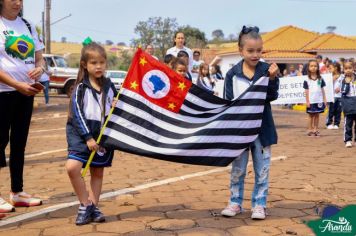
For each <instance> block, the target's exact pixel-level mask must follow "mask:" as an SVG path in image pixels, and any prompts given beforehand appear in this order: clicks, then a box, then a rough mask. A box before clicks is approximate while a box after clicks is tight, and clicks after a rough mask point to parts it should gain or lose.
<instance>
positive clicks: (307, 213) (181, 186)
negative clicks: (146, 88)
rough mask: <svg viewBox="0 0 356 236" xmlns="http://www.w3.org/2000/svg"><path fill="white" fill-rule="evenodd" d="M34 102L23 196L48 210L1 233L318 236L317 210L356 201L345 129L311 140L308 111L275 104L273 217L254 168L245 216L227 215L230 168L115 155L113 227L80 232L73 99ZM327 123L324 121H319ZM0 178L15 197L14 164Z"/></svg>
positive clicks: (18, 215) (11, 217)
mask: <svg viewBox="0 0 356 236" xmlns="http://www.w3.org/2000/svg"><path fill="white" fill-rule="evenodd" d="M36 101H37V102H38V107H37V108H36V109H35V112H34V115H33V121H32V123H31V128H30V136H29V141H28V145H27V149H26V155H27V156H26V163H25V174H24V176H25V177H24V179H25V191H27V192H29V193H36V196H39V197H41V198H42V199H43V200H44V204H43V205H42V206H40V207H33V208H17V209H16V212H14V213H10V214H8V216H7V217H6V218H4V219H3V220H0V235H4V236H5V235H6V236H12V235H16V236H21V235H26V236H29V235H41V236H50V235H108V236H109V235H118V234H119V235H130V236H131V235H148V236H149V235H255V236H258V235H313V233H312V232H311V230H309V229H308V227H307V226H305V225H304V224H303V221H304V220H310V219H315V218H317V215H316V213H315V208H316V207H317V206H322V205H324V204H328V203H331V204H336V205H340V206H344V205H347V204H352V203H353V204H355V203H356V172H355V169H356V147H354V148H351V149H346V148H345V147H344V143H343V137H342V129H340V130H326V129H324V128H322V129H321V137H319V138H317V137H307V136H306V128H305V127H306V122H307V120H306V119H307V115H306V114H305V113H304V112H297V111H291V110H285V109H279V108H276V109H274V117H275V122H276V125H277V130H278V134H279V144H278V145H276V146H274V147H273V149H272V153H273V157H272V158H273V162H272V166H271V172H270V194H269V197H268V211H269V214H270V216H268V218H267V219H266V220H264V221H253V220H251V219H250V211H249V210H250V206H251V205H250V196H251V190H252V188H253V182H254V181H253V178H254V175H253V171H252V168H251V166H249V171H248V177H247V183H246V185H245V186H246V187H245V189H246V191H245V199H246V201H245V202H244V206H243V207H244V208H245V209H246V212H244V213H243V214H241V215H238V216H236V217H232V218H225V217H221V216H220V215H219V213H220V211H221V209H223V208H224V207H225V206H226V203H227V201H228V198H229V190H228V186H229V175H230V171H229V169H228V168H216V167H205V166H193V165H182V164H176V163H170V162H164V161H159V160H154V159H149V158H142V157H138V156H135V155H131V154H126V153H123V152H119V151H117V152H116V154H115V158H114V161H113V167H111V168H108V169H106V170H105V177H104V184H103V193H104V194H105V195H104V199H103V200H102V201H101V203H100V208H101V209H102V211H103V212H104V214H105V215H106V216H107V221H106V223H102V224H94V223H93V224H89V225H85V226H81V227H78V226H75V224H74V220H75V217H76V212H77V207H78V206H77V204H76V203H75V201H76V197H75V195H74V193H73V190H72V187H71V185H70V183H69V179H68V177H67V174H66V171H65V169H64V163H65V160H66V151H65V150H66V140H65V123H66V114H67V103H68V98H65V97H61V96H56V97H53V98H51V103H52V104H54V105H53V106H48V107H46V106H44V105H43V97H38V98H36ZM324 120H325V117H324V116H322V117H321V124H323V123H324V122H323V121H324ZM0 175H1V185H0V193H1V196H2V197H3V198H5V199H8V194H9V183H10V180H9V171H8V168H4V169H2V170H1V173H0ZM87 179H88V177H87ZM49 207H52V208H51V209H50V208H49ZM41 210H42V214H40V213H41Z"/></svg>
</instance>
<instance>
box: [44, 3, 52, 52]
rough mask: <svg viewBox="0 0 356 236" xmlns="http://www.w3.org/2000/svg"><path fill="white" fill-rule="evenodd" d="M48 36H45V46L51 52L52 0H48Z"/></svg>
mask: <svg viewBox="0 0 356 236" xmlns="http://www.w3.org/2000/svg"><path fill="white" fill-rule="evenodd" d="M45 16H46V24H45V26H46V30H45V34H46V38H45V46H46V53H51V0H46V13H45Z"/></svg>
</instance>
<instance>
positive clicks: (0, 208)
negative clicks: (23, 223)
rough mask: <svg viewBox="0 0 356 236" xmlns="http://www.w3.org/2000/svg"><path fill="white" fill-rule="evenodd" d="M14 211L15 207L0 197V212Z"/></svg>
mask: <svg viewBox="0 0 356 236" xmlns="http://www.w3.org/2000/svg"><path fill="white" fill-rule="evenodd" d="M12 211H15V208H14V207H13V206H12V205H11V204H9V203H8V202H6V201H5V200H4V199H2V198H1V197H0V213H7V212H12Z"/></svg>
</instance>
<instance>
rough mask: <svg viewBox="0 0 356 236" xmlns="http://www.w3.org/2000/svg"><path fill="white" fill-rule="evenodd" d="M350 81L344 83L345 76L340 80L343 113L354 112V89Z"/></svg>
mask: <svg viewBox="0 0 356 236" xmlns="http://www.w3.org/2000/svg"><path fill="white" fill-rule="evenodd" d="M351 83H352V82H351ZM351 83H346V82H345V78H344V79H343V80H342V85H341V94H342V97H341V104H342V110H343V112H344V114H345V115H351V114H356V91H355V87H354V86H353V85H352V84H351Z"/></svg>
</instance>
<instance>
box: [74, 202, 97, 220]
mask: <svg viewBox="0 0 356 236" xmlns="http://www.w3.org/2000/svg"><path fill="white" fill-rule="evenodd" d="M94 209H95V205H94V204H91V205H88V206H84V205H83V204H80V206H79V208H78V215H77V219H76V220H75V224H76V225H86V224H89V223H90V222H91V220H92V218H91V216H92V214H93V212H94Z"/></svg>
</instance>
